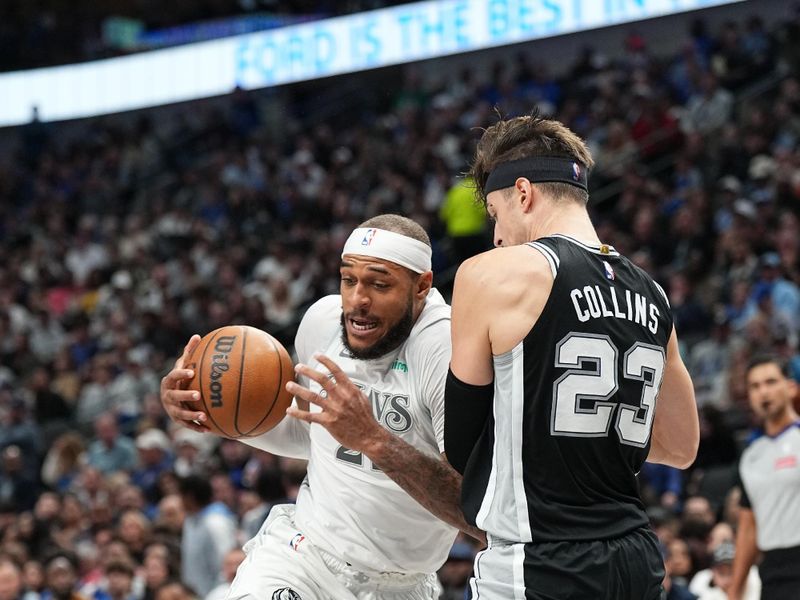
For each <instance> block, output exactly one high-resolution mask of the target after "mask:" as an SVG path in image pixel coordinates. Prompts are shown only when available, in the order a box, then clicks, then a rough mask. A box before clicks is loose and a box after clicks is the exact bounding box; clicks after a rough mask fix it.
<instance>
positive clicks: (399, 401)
mask: <svg viewBox="0 0 800 600" xmlns="http://www.w3.org/2000/svg"><path fill="white" fill-rule="evenodd" d="M341 314H342V302H341V297H340V296H338V295H334V296H327V297H325V298H322V299H321V300H319V301H318V302H316V303H315V304H314V305H313V306H312V307H311V308H309V309H308V311H307V312H306V314H305V316H304V318H303V321H302V323H301V324H300V328H299V330H298V333H297V339H296V342H295V348H296V351H297V358H298V361H299V362H302V363H304V364H307V365H310V366H311V367H312V368H316V369H318V370H321V371H326V369H325V367H324V366H322V365H320V364H319V363H317V362H316V361H315V360H314V359H313V358H312V356H313V355H314V354H315V353H316V352H321V353H322V354H325V355H326V356H328V357H329V358H331V359H332V360H333V361H334V362H336V363H337V364H338V365H339V367H341V369H342V370H343V371H344V372H345V373H346V374H347V376H348V377H349V378H350V379H351V380H352V381H353V382H354V383H355V384H356V385H358V386H359V387H360V388H361V389H362V390H363V392H364V394H366V396H367V397H368V398H369V399H370V403H371V404H372V409H373V413H374V415H375V418H376V419H377V420H378V421H379V422H380V423H381V425H383V427H385V428H386V429H388V430H389V431H391V432H392V433H394V434H396V435H398V436H399V437H400V438H402V439H403V440H404V441H406V442H408V443H409V444H410V445H412V446H414V447H415V448H416V449H417V450H419V451H421V452H423V453H425V454H428V455H430V456H433V457H436V458H439V457H440V453H441V452H442V451H443V448H444V442H443V435H444V433H443V431H444V382H445V377H446V375H447V368H448V365H449V363H450V307H449V306H448V305H447V304H446V303H445V302H444V300H443V299H442V297H441V295H440V294H439V292H437V291H436V290H432V291H431V293H430V294H429V296H428V299H427V302H426V304H425V308H424V309H423V311H422V313H421V315H420V317H419V319H418V320H417V322H416V323H415V325H414V327H413V329H412V331H411V335H410V336H409V338H408V340H406V341H405V343H403V345H402V346H400V347H399V348H397V349H396V350H395V351H393V352H390V353H388V354H387V355H385V356H383V357H381V358H379V359H375V360H356V359H353V358H351V357H350V354H349V352H348V351H347V349H346V348H345V346H344V344H343V343H342V340H341V335H342V329H341ZM303 384H304V385H309V382H308V381H304V382H303ZM310 387H311V389H313V390H314V391H318V389H319V386H318V385H317V384H316V383H314V382H310ZM311 410H313V411H319V410H320V409H319V408H318V407H315V406H313V405H312V408H311ZM310 439H311V444H310V445H311V448H310V454H309V462H308V476H307V478H306V481H305V482H304V484H303V486H302V487H301V489H300V492H299V494H298V497H297V512H296V515H295V521H296V524H297V527H298V529H300V530H301V531H302V532H303V533H304V534H305V535H306V537H307V538H308V539H309V540H310V541H311V542H312V543H314V544H316V545H317V546H319V547H320V548H322V549H323V550H325V551H327V552H330V553H331V554H333V555H335V556H338V557H340V558H341V559H342V560H344V561H345V562H348V563H350V564H351V565H353V566H354V567H356V568H358V567H361V568H364V569H371V570H375V571H394V572H402V573H431V572H433V571H436V570H437V569H438V568H439V567H440V566H441V565H442V564H443V563H444V561H445V560H446V558H447V554H448V551H449V550H450V546H451V545H452V543H453V539H454V538H455V535H456V530H455V529H454V528H453V527H450V526H449V525H446V524H445V523H444V522H442V521H440V520H439V519H437V518H436V517H434V516H433V515H432V514H431V513H429V512H428V511H427V510H425V509H424V508H423V507H422V506H421V505H420V504H418V503H417V502H416V500H414V499H413V498H411V496H409V495H408V494H407V493H406V492H405V491H403V490H402V489H401V488H400V486H398V485H397V484H396V483H395V482H394V481H392V480H391V479H390V478H389V477H388V476H386V475H384V474H383V473H382V472H381V471H380V470H379V469H378V468H377V467H375V466H374V465H373V464H372V463H371V462H370V460H369V459H368V458H367V457H366V456H362V455H361V454H360V453H358V452H353V451H351V450H349V449H347V448H344V447H342V446H341V445H340V444H339V443H338V442H337V441H336V440H335V439H334V438H333V437H332V436H331V435H330V434H329V433H328V431H327V430H326V429H325V428H324V427H322V426H321V425H316V424H313V425H312V426H311V428H310Z"/></svg>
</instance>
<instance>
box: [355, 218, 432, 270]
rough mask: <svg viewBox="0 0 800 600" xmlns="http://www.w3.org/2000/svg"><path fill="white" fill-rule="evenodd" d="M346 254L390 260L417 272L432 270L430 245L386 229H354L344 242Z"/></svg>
mask: <svg viewBox="0 0 800 600" xmlns="http://www.w3.org/2000/svg"><path fill="white" fill-rule="evenodd" d="M345 254H358V255H361V256H371V257H373V258H380V259H383V260H388V261H389V262H393V263H396V264H398V265H400V266H403V267H406V268H407V269H411V270H412V271H414V272H415V273H426V272H427V271H430V270H431V248H430V246H428V245H427V244H423V243H422V242H420V241H418V240H415V239H413V238H410V237H408V236H405V235H402V234H399V233H395V232H393V231H386V230H385V229H375V228H374V227H369V228H367V227H358V228H356V229H354V230H353V233H351V234H350V237H349V238H347V241H346V242H345V243H344V250H342V257H344V255H345Z"/></svg>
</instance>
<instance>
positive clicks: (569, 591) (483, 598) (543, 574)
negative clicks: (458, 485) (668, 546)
mask: <svg viewBox="0 0 800 600" xmlns="http://www.w3.org/2000/svg"><path fill="white" fill-rule="evenodd" d="M663 579H664V561H663V559H662V556H661V552H660V551H659V547H658V539H657V538H656V536H655V534H654V533H653V532H652V531H651V530H650V529H644V528H642V529H637V530H636V531H633V532H631V533H629V534H627V535H625V536H623V537H621V538H615V539H610V540H601V541H594V542H543V543H533V544H506V545H499V546H498V545H495V546H491V547H489V548H487V549H486V550H484V551H483V552H480V553H479V554H478V556H477V557H476V558H475V572H474V577H473V579H472V580H471V581H470V589H471V592H472V596H471V597H472V598H473V599H475V600H510V599H515V598H525V600H660V599H661V598H663V588H662V587H661V583H662V581H663Z"/></svg>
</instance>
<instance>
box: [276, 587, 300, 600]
mask: <svg viewBox="0 0 800 600" xmlns="http://www.w3.org/2000/svg"><path fill="white" fill-rule="evenodd" d="M272 600H303V599H302V598H301V597H300V594H298V593H297V592H295V591H294V590H293V589H292V588H281V589H279V590H275V591H274V592H273V593H272Z"/></svg>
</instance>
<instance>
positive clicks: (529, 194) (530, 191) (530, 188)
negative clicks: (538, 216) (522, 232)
mask: <svg viewBox="0 0 800 600" xmlns="http://www.w3.org/2000/svg"><path fill="white" fill-rule="evenodd" d="M514 192H515V195H516V197H517V199H518V201H519V203H520V208H522V212H530V211H531V209H532V208H533V203H534V200H535V195H536V194H537V190H536V188H535V187H534V185H533V184H532V183H531V182H530V181H528V179H527V178H525V177H519V178H517V181H516V182H515V183H514Z"/></svg>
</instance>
